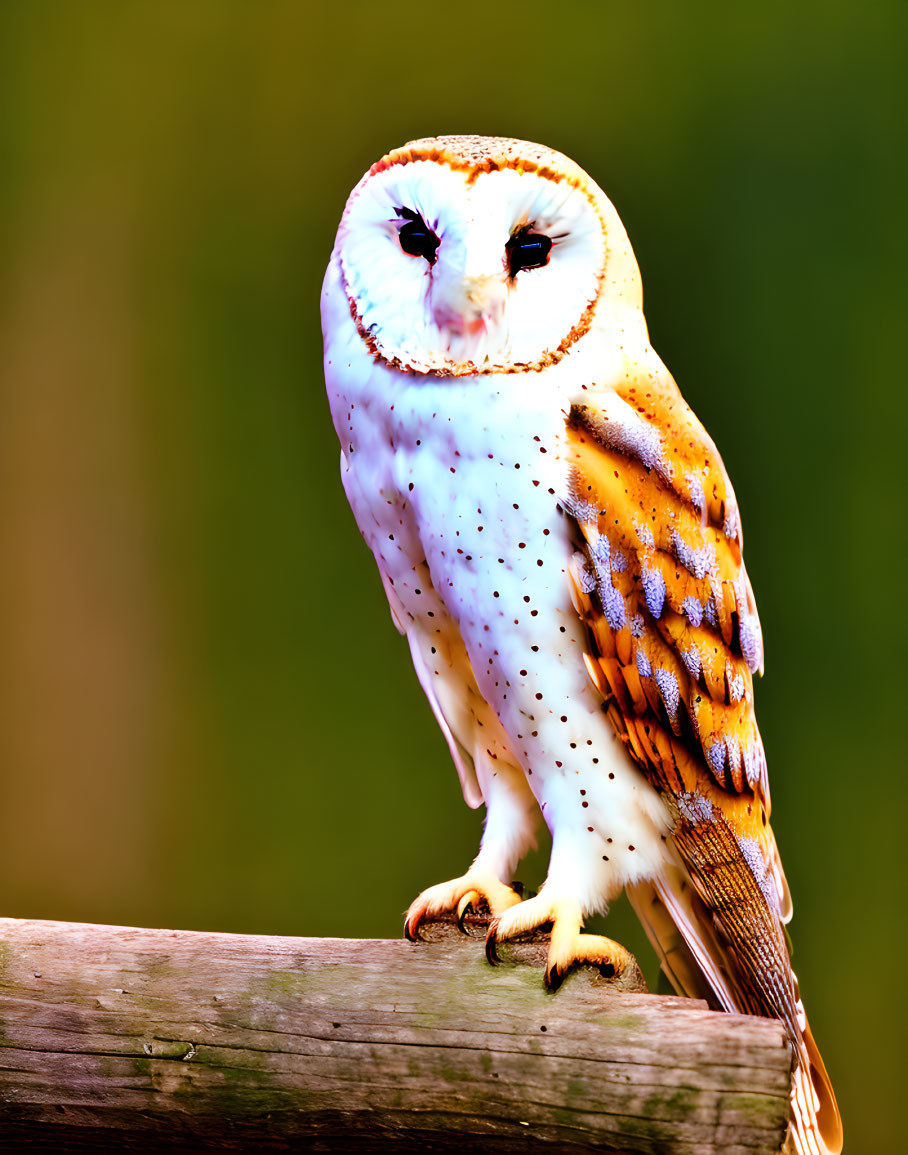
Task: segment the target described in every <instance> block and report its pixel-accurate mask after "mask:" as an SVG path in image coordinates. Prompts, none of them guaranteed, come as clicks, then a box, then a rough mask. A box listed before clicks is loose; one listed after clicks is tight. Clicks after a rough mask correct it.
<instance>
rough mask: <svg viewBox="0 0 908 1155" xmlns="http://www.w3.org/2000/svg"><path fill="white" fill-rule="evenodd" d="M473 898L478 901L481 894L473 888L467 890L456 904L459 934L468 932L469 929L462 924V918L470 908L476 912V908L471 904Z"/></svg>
mask: <svg viewBox="0 0 908 1155" xmlns="http://www.w3.org/2000/svg"><path fill="white" fill-rule="evenodd" d="M474 899H475V900H477V901H480V900H481V895H479V894H477V893H476V891H475V890H471V891H468V893H467V894H465V895H464V896H463V898H462V899H461V900H460V902H459V903H458V904H457V929H458V930H459V931H460V932H461V934H469V931H468V930H467V928H466V927H465V926H464V921H463V920H464V919H465V918H466V917H467V914H468V913H469V912H470V911H471V910H472V911H473V913H474V914H475V913H476V908H475V907H474V906H473V901H474Z"/></svg>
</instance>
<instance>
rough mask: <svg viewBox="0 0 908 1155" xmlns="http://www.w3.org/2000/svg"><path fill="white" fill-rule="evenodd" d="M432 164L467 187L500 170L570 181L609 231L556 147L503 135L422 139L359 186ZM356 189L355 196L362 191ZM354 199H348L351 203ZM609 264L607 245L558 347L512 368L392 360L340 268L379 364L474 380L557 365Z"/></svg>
mask: <svg viewBox="0 0 908 1155" xmlns="http://www.w3.org/2000/svg"><path fill="white" fill-rule="evenodd" d="M418 160H428V161H434V162H435V163H436V164H444V165H447V166H448V168H451V169H454V170H455V171H456V172H468V173H470V178H469V182H468V183H469V184H473V183H474V182H475V181H476V180H477V179H478V178H479V177H481V176H482V175H484V174H485V173H489V172H499V171H500V170H502V169H515V170H516V171H517V172H529V173H534V174H535V175H536V176H539V177H542V178H543V179H544V180H550V181H552V182H553V183H554V184H560V183H562V182H566V183H567V184H570V185H571V186H572V187H573V188H576V189H577V190H578V191H579V192H582V193H583V194H584V195H585V196H586V198H587V200H588V201H589V202H590V205H591V207H592V209H593V212H594V213H595V214H596V217H597V219H598V220H599V223H600V225H601V226H602V231H603V233H605V232H606V229H605V221H604V220H603V218H602V212H601V210H600V207H599V204H598V199H597V197H596V196H595V195H593V193H592V192H591V190H590V187H589V186H590V178H589V177H588V176H587V174H586V173H585V172H584V171H583V169H582V168H580V166H579V165H577V164H575V163H574V162H573V161H572V160H571V159H570V158H569V157H566V156H564V155H563V154H562V153H560V152H555V150H554V149H550V148H545V147H544V146H543V145H541V144H532V143H531V142H530V141H525V140H512V139H510V138H509V137H504V136H435V137H426V138H424V139H422V140H413V141H410V142H409V143H408V144H404V145H402V146H401V147H400V148H396V149H393V150H392V151H391V152H389V153H388V154H387V155H386V156H383V157H382V158H381V160H378V161H376V162H375V164H373V165H372V167H371V168H370V169H369V171H368V173H367V174H366V176H365V177H364V178H363V180H362V181H361V182H360V185H362V184H363V183H365V181H366V180H368V179H369V178H370V177H373V176H375V175H376V174H377V173H380V172H385V170H387V169H389V168H393V167H394V166H395V165H399V164H410V163H412V162H413V161H418ZM360 185H358V186H357V190H354V196H355V193H356V191H358V189H359V187H360ZM353 199H354V197H351V198H350V201H351V202H352V200H353ZM607 264H608V243H607V242H606V247H605V260H604V262H603V265H602V268H601V269H600V270H599V273H598V276H597V292H596V294H595V295H594V296H593V298H592V300H590V301H589V302H588V304H587V306H586V308H585V309H584V310H583V312H582V313H581V315H580V317H579V319H578V321H577V323H576V324H575V325H574V326H573V328H572V329H571V330H570V332H568V333H567V334H566V335H565V336H564V337H563V338H562V339H561V342H560V343H559V345H558V347H557V348H555V349H546V350H545V352H544V353H543V354H542V356H541V357H539V358H537V359H536V360H535V361H523V362H515V363H514V364H513V365H489V366H483V367H482V368H479V367H477V366H476V365H475V364H474V363H473V362H472V361H464V362H462V363H458V362H450V363H449V364H446V365H444V366H442V367H432V368H429V367H426V368H417V367H414V366H413V365H408V364H406V363H405V362H403V361H401V360H400V358H399V357H389V356H387V355H386V354H385V353H384V352H382V350H381V349H380V348H379V346H378V344H377V342H376V341H375V338H374V337H373V336H372V334H371V333H370V332H369V330H368V329H367V328H366V327H365V325H364V324H363V322H362V318H361V317H360V315H359V310H358V308H357V305H356V299H355V297H354V296H353V294H352V293H351V292H350V287H349V284H348V282H347V276H346V273H345V271H344V268H343V264H341V268H340V273H341V283H342V284H343V288H344V293H345V295H346V297H347V302H348V304H349V306H350V316H351V317H352V318H353V323H354V324H355V325H356V329H357V332H358V333H359V335H360V337H361V338H362V339H363V341H364V342H365V343H366V345H367V346H368V348H369V352H370V353H371V354H372V357H373V359H374V360H375V361H381V362H383V363H384V364H385V365H389V366H390V367H391V368H392V369H399V370H400V371H401V372H404V373H414V374H418V375H420V376H426V377H471V376H483V375H487V374H490V373H525V372H539V370H541V369H547V368H549V367H550V366H551V365H555V364H557V363H558V362H559V361H560V360H561V358H562V357H563V356H564V355H565V353H566V352H567V351H568V349H570V347H571V346H572V345H573V344H574V342H575V341H577V340H578V339H579V338H580V337H582V336H583V334H584V333H586V332H587V330H588V329H589V327H590V325H591V323H592V319H593V313H594V311H595V306H596V301H597V300H598V297H599V292H598V289H601V286H602V282H603V280H604V278H605V269H606V266H607Z"/></svg>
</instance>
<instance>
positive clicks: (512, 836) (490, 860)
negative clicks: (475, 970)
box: [404, 758, 540, 940]
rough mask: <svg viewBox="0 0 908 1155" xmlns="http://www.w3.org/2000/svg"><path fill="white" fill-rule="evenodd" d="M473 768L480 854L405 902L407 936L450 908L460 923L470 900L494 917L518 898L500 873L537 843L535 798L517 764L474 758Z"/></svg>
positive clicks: (413, 936) (506, 873)
mask: <svg viewBox="0 0 908 1155" xmlns="http://www.w3.org/2000/svg"><path fill="white" fill-rule="evenodd" d="M493 766H494V769H492V767H493ZM476 769H477V775H478V777H479V782H480V786H481V788H482V792H483V797H484V799H485V803H486V820H485V826H484V829H483V834H482V842H481V844H480V849H479V854H477V856H476V858H475V859H474V861H473V864H472V866H471V867H470V868H469V870H468V871H467V872H466V874H464V875H462V876H461V877H460V878H454V879H451V881H450V882H441V883H438V884H437V885H436V886H430V887H429V888H428V890H424V891H423V892H422V894H420V895H419V897H418V898H416V899H415V900H414V901H413V902H412V903H411V904H410V909H409V910H408V911H407V917H406V921H405V923H404V934H405V935H406V936H407V938H409V939H411V940H415V939H417V938H419V928H420V926H421V925H422V924H423V923H424V922H431V921H432V920H433V919H438V918H442V917H444V916H445V915H449V914H454V915H456V917H457V921H458V923H459V924H460V923H462V921H463V918H464V915H465V914H466V913H467V910H468V909H469V908H470V907H471V906H473V907H474V908H475V907H477V906H479V905H480V904H481V903H483V902H485V904H486V905H487V906H488V908H489V910H490V912H491V914H492V917H493V918H497V917H499V916H500V915H502V914H504V913H505V911H507V910H509V909H510V908H511V907H513V906H516V905H517V903H519V902H520V901H521V898H520V895H519V894H518V893H517V891H516V890H514V888H513V887H512V886H510V885H508V883H507V882H505V879H510V878H511V877H512V876H513V873H514V869H515V867H516V866H517V863H518V862H519V861H520V859H521V858H522V857H523V855H524V854H525V853H526V852H527V850H529V849H530V848H531V847H532V846H535V844H536V830H537V827H538V825H539V821H540V813H539V807H538V804H537V802H536V799H535V798H534V797H533V794H532V793H531V791H530V789H529V787H528V786H527V784H526V779H525V778H524V775H523V771H522V770H521V769H520V768H519V767H517V766H513V765H509V764H508V763H506V762H504V761H503V760H502V759H500V758H499V759H498V760H497V761H496V762H495V763H485V764H480V762H478V761H477V765H476Z"/></svg>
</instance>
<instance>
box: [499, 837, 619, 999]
mask: <svg viewBox="0 0 908 1155" xmlns="http://www.w3.org/2000/svg"><path fill="white" fill-rule="evenodd" d="M559 843H560V844H561V845H560V846H559ZM563 849H564V840H563V839H562V838H559V837H558V836H557V835H556V838H555V842H554V844H553V848H552V862H551V864H550V866H549V873H548V877H547V878H546V881H545V883H544V884H543V886H542V889H541V890H540V892H539V894H538V895H536V897H535V898H530V899H527V901H526V902H522V903H521V904H520V905H519V906H518V907H515V908H514V909H513V910H508V911H505V912H504V913H503V914H501V915H499V916H498V917H497V918H495V919H494V920H493V922H492V924H491V926H490V927H489V931H488V935H487V937H486V956H487V957H488V960H489V962H491V963H493V964H494V963H497V962H498V961H499V956H498V951H497V946H498V944H499V943H502V942H507V941H508V940H509V939H515V938H520V937H521V936H523V935H528V934H531V933H532V932H533V931H535V930H539V929H541V928H542V927H548V926H550V927H551V938H550V941H549V953H548V959H547V962H546V968H545V985H546V986H547V987H548V988H549V989H550V990H557V988H558V987H559V986H560V985H561V983H562V981H563V980H564V977H565V975H566V974H567V973H568V971H570V970H571V969H572V968H573V967H575V966H581V965H584V964H586V965H589V966H595V967H598V968H599V970H600V971H601V972H602V974H603V976H605V977H607V978H611V977H614V976H618V975H620V974H622V972H623V971H624V970H625V968H626V967H627V966H628V964H629V963H632V961H633V956H632V955H631V954H630V952H629V951H627V950H626V949H625V948H624V947H623V946H621V944H620V943H617V942H614V941H613V940H612V939H610V938H605V937H604V936H602V935H598V934H584V933H583V913H584V912H583V909H582V907H581V903H580V902H579V901H578V899H577V897H576V881H575V880H576V873H575V872H576V867H574V866H569V865H568V863H569V862H570V860H571V854H570V852H568V854H566V855H565V854H561V853H559V850H563Z"/></svg>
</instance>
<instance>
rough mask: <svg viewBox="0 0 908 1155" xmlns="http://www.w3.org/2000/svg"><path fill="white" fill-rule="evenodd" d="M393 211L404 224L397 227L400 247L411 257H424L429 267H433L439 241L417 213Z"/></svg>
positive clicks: (403, 210) (411, 210)
mask: <svg viewBox="0 0 908 1155" xmlns="http://www.w3.org/2000/svg"><path fill="white" fill-rule="evenodd" d="M394 211H395V212H396V213H397V215H398V216H399V217H401V218H402V219H403V222H404V223H403V224H402V225H398V226H397V239H398V240H399V241H400V247H401V248H402V249H403V251H404V252H405V253H409V254H410V256H411V257H425V259H426V260H427V261H428V262H429V264H430V265H434V264H435V258H436V256H437V255H438V246H439V245H440V244H441V241H440V240H439V239H438V237H437V236H436V235H435V233H433V232H432V230H431V229H430V228H429V226H428V225H427V224H426V222H425V221H424V220H423V219H422V217H421V216H420V215H419V213H417V212H414V211H413V209H395V210H394Z"/></svg>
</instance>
